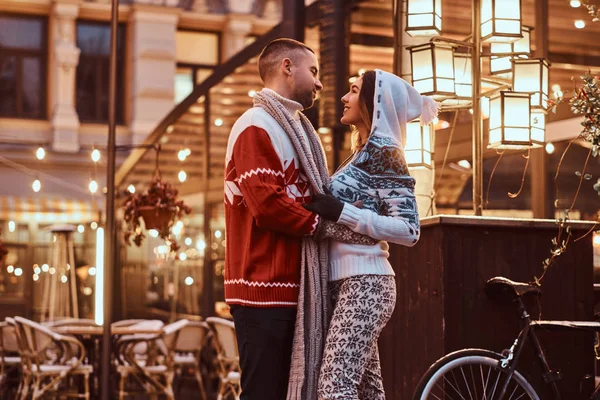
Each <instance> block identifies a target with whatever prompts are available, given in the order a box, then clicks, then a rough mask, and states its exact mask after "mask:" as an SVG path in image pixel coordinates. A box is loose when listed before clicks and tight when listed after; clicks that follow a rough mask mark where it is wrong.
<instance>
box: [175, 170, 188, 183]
mask: <svg viewBox="0 0 600 400" xmlns="http://www.w3.org/2000/svg"><path fill="white" fill-rule="evenodd" d="M177 177H178V178H179V182H185V180H186V179H187V174H186V173H185V171H184V170H181V171H179V174H177Z"/></svg>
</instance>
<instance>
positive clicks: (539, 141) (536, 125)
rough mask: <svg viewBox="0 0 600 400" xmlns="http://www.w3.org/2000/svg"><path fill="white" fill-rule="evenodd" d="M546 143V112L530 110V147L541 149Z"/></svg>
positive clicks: (540, 109)
mask: <svg viewBox="0 0 600 400" xmlns="http://www.w3.org/2000/svg"><path fill="white" fill-rule="evenodd" d="M545 142H546V111H545V110H544V109H542V108H532V109H531V145H532V146H533V147H542V146H543V145H544V143H545Z"/></svg>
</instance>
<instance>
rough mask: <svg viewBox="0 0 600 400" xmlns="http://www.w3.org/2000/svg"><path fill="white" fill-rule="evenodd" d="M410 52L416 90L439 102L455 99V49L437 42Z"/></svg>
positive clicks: (410, 49) (423, 45)
mask: <svg viewBox="0 0 600 400" xmlns="http://www.w3.org/2000/svg"><path fill="white" fill-rule="evenodd" d="M408 50H409V51H410V59H411V71H412V77H413V86H414V87H415V89H417V91H418V92H419V93H421V94H423V95H428V96H433V97H434V98H436V99H438V100H439V99H444V98H447V97H454V92H455V88H454V47H452V46H451V45H449V44H446V43H437V42H436V43H426V44H422V45H418V46H413V47H409V48H408Z"/></svg>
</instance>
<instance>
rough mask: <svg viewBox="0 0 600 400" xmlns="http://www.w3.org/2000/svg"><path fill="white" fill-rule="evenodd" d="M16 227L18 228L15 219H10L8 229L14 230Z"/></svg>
mask: <svg viewBox="0 0 600 400" xmlns="http://www.w3.org/2000/svg"><path fill="white" fill-rule="evenodd" d="M15 229H17V224H15V221H8V231H9V232H14V231H15Z"/></svg>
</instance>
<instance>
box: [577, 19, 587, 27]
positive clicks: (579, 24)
mask: <svg viewBox="0 0 600 400" xmlns="http://www.w3.org/2000/svg"><path fill="white" fill-rule="evenodd" d="M575 28H577V29H583V28H585V21H584V20H582V19H578V20H576V21H575Z"/></svg>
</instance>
